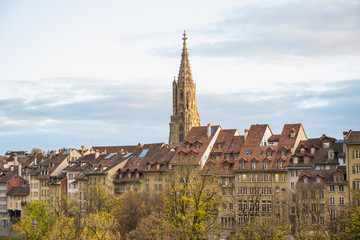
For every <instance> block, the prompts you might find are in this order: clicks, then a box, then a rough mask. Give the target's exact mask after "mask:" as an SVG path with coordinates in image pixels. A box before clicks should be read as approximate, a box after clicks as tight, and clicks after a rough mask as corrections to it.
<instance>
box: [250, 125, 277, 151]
mask: <svg viewBox="0 0 360 240" xmlns="http://www.w3.org/2000/svg"><path fill="white" fill-rule="evenodd" d="M268 127H269V125H267V124H261V125H260V124H256V125H251V127H250V130H249V132H248V134H247V136H246V139H245V143H244V147H250V146H260V144H261V140H262V138H263V136H264V134H265V131H266V128H268ZM269 129H270V127H269ZM270 131H271V130H270Z"/></svg>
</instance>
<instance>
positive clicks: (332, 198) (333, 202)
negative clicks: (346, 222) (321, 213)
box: [330, 197, 335, 205]
mask: <svg viewBox="0 0 360 240" xmlns="http://www.w3.org/2000/svg"><path fill="white" fill-rule="evenodd" d="M330 205H335V198H334V197H330Z"/></svg>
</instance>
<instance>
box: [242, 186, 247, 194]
mask: <svg viewBox="0 0 360 240" xmlns="http://www.w3.org/2000/svg"><path fill="white" fill-rule="evenodd" d="M246 194H247V187H243V195H246Z"/></svg>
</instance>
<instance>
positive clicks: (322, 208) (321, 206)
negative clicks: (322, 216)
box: [319, 204, 325, 213]
mask: <svg viewBox="0 0 360 240" xmlns="http://www.w3.org/2000/svg"><path fill="white" fill-rule="evenodd" d="M319 208H320V213H324V211H325V205H324V204H319Z"/></svg>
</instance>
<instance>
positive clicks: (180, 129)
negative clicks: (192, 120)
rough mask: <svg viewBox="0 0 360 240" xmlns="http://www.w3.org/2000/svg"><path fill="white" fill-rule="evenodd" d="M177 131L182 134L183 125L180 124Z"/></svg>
mask: <svg viewBox="0 0 360 240" xmlns="http://www.w3.org/2000/svg"><path fill="white" fill-rule="evenodd" d="M179 131H180V132H183V131H184V125H182V123H180V126H179Z"/></svg>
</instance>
